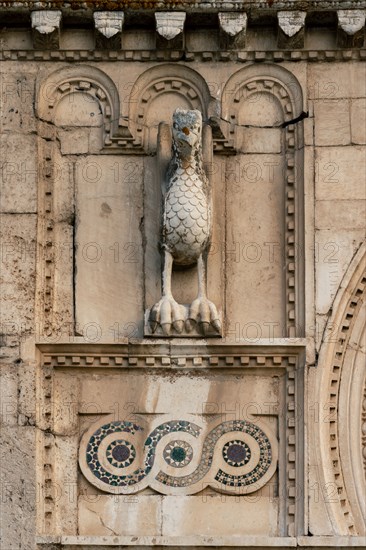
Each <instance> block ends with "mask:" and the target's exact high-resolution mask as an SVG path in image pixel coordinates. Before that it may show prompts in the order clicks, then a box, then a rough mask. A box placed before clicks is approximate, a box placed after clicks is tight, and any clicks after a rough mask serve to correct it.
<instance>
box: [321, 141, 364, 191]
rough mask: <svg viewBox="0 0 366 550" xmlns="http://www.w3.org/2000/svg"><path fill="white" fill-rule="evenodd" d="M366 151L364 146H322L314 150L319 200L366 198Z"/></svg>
mask: <svg viewBox="0 0 366 550" xmlns="http://www.w3.org/2000/svg"><path fill="white" fill-rule="evenodd" d="M365 174H366V152H365V150H364V148H363V147H356V146H349V147H321V148H320V147H319V148H317V149H316V150H315V197H316V200H318V201H322V200H330V201H331V200H337V201H338V200H353V199H354V200H356V199H361V200H362V199H365V198H366V182H365Z"/></svg>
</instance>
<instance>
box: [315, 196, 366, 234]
mask: <svg viewBox="0 0 366 550" xmlns="http://www.w3.org/2000/svg"><path fill="white" fill-rule="evenodd" d="M365 202H366V201H365V200H361V199H358V200H334V201H332V200H324V201H317V203H316V205H315V227H316V228H317V229H333V230H342V229H362V230H364V229H365V219H366V218H365V217H366V204H365Z"/></svg>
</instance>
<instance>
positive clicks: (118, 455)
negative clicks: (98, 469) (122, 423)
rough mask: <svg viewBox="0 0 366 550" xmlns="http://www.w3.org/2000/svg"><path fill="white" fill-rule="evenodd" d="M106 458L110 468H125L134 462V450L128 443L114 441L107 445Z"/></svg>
mask: <svg viewBox="0 0 366 550" xmlns="http://www.w3.org/2000/svg"><path fill="white" fill-rule="evenodd" d="M106 456H107V459H108V461H109V462H110V463H111V464H112V466H115V467H116V468H126V467H127V466H129V465H130V464H131V463H132V462H133V461H134V460H135V456H136V450H135V447H134V446H133V445H132V444H131V443H129V442H128V441H125V440H124V439H116V441H113V443H111V444H110V445H108V447H107V452H106Z"/></svg>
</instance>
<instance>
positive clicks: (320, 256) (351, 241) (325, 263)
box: [315, 228, 364, 314]
mask: <svg viewBox="0 0 366 550" xmlns="http://www.w3.org/2000/svg"><path fill="white" fill-rule="evenodd" d="M363 239H364V230H363V229H362V228H360V229H355V230H351V229H350V230H349V231H344V230H343V231H342V230H339V229H338V230H335V229H331V230H329V229H328V230H324V229H323V230H318V231H316V232H315V282H316V287H315V288H316V312H317V313H318V314H327V313H328V312H329V309H330V307H331V305H332V302H333V300H334V297H335V295H336V293H337V290H338V287H339V284H340V282H341V280H342V278H343V276H344V274H345V272H346V270H347V267H348V265H349V263H350V261H351V260H352V258H353V256H354V253H355V252H356V250H357V249H358V248H359V246H360V244H361V243H362V240H363Z"/></svg>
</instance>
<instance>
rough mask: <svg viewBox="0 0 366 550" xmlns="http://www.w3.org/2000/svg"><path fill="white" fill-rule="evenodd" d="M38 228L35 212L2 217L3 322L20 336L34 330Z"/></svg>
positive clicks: (0, 304) (0, 300) (1, 299)
mask: <svg viewBox="0 0 366 550" xmlns="http://www.w3.org/2000/svg"><path fill="white" fill-rule="evenodd" d="M36 228H37V216H36V215H35V214H28V215H21V214H3V215H2V216H1V231H2V256H1V274H2V292H1V298H0V312H1V323H2V324H4V323H5V324H8V325H9V326H14V328H13V333H14V334H17V335H19V337H20V336H21V335H22V334H24V333H26V332H28V331H30V330H33V329H34V301H35V265H36V261H35V259H36V258H35V256H36Z"/></svg>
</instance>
